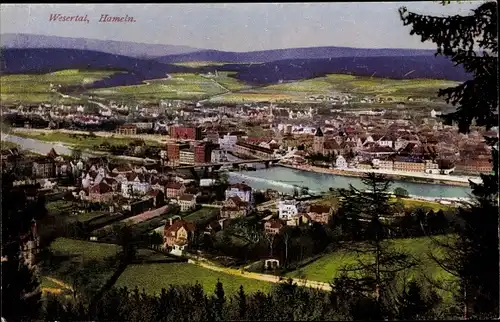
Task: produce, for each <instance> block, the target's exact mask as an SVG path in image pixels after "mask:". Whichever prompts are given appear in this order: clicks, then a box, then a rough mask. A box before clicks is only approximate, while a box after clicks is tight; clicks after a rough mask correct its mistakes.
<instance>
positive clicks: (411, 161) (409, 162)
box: [394, 156, 425, 172]
mask: <svg viewBox="0 0 500 322" xmlns="http://www.w3.org/2000/svg"><path fill="white" fill-rule="evenodd" d="M394 171H404V172H425V163H424V162H423V161H422V160H420V159H418V158H412V157H401V156H397V157H395V159H394Z"/></svg>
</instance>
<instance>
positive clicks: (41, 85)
mask: <svg viewBox="0 0 500 322" xmlns="http://www.w3.org/2000/svg"><path fill="white" fill-rule="evenodd" d="M114 73H115V72H113V71H85V70H78V69H71V70H61V71H58V72H54V73H48V74H30V75H26V74H19V75H3V76H0V94H1V96H0V98H1V101H2V102H4V103H7V102H23V103H32V104H36V103H62V102H75V100H68V99H63V98H62V97H61V96H60V95H59V94H57V93H54V92H52V91H51V90H50V84H53V85H55V86H57V85H62V86H67V85H79V84H86V83H92V82H94V81H97V80H100V79H103V78H105V77H108V76H110V75H112V74H114Z"/></svg>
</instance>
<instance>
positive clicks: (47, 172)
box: [32, 157, 56, 178]
mask: <svg viewBox="0 0 500 322" xmlns="http://www.w3.org/2000/svg"><path fill="white" fill-rule="evenodd" d="M55 174H56V167H55V164H54V161H53V160H51V159H49V158H43V157H41V158H38V159H36V160H35V161H34V162H33V166H32V176H33V177H34V178H53V177H55Z"/></svg>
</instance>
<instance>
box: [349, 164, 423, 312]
mask: <svg viewBox="0 0 500 322" xmlns="http://www.w3.org/2000/svg"><path fill="white" fill-rule="evenodd" d="M362 181H363V183H364V184H365V186H366V188H369V190H367V191H360V190H358V189H356V188H354V187H353V186H352V185H351V186H350V190H348V191H342V192H341V194H342V197H343V199H342V201H341V208H342V211H343V212H344V214H345V216H346V218H347V219H348V221H350V222H352V221H357V222H364V223H365V224H364V227H363V231H364V240H363V242H355V243H351V244H350V245H347V246H348V248H350V249H352V250H353V251H355V252H357V253H360V254H366V255H368V256H370V257H371V256H372V258H370V259H368V258H367V259H359V260H358V263H357V264H353V265H347V266H346V267H345V268H344V271H345V272H358V273H360V274H361V277H360V278H355V280H356V284H357V292H358V293H362V294H368V295H369V297H371V296H373V299H374V301H375V302H374V303H375V305H376V308H375V309H376V311H377V312H378V311H380V312H382V310H383V309H384V308H387V309H388V308H389V307H391V305H390V304H389V303H383V301H382V300H383V299H384V300H385V301H387V300H390V297H389V295H390V293H391V291H392V290H391V288H392V284H391V282H392V281H393V280H394V279H395V277H396V275H397V273H399V272H402V271H404V270H406V269H408V268H410V267H411V266H413V265H414V263H413V261H412V260H411V259H410V258H409V256H408V255H406V254H405V253H402V252H399V251H396V250H393V249H392V248H391V247H390V245H389V243H388V241H387V236H388V231H389V229H390V227H389V225H388V224H387V221H390V220H391V219H392V218H391V217H393V214H394V213H393V209H392V204H391V202H390V201H389V198H390V195H389V191H390V190H389V189H390V186H391V181H390V180H388V179H386V177H385V176H383V175H379V174H375V173H369V174H367V175H366V177H365V178H363V179H362ZM360 258H362V257H361V256H360Z"/></svg>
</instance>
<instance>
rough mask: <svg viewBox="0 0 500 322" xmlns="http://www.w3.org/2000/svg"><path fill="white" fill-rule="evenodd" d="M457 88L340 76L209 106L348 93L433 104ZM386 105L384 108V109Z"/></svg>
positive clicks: (245, 92)
mask: <svg viewBox="0 0 500 322" xmlns="http://www.w3.org/2000/svg"><path fill="white" fill-rule="evenodd" d="M454 85H456V83H455V82H451V81H443V80H432V79H410V80H397V79H388V78H377V77H364V76H353V75H343V74H330V75H327V76H325V77H317V78H314V79H307V80H300V81H295V82H289V83H282V84H275V85H269V86H263V87H258V88H253V89H248V90H242V91H239V92H237V93H228V94H225V95H220V96H216V97H214V98H212V99H210V102H220V103H242V102H251V101H256V102H258V101H271V102H280V101H281V102H284V101H292V102H304V101H307V98H306V96H309V95H317V96H319V95H334V96H335V95H339V94H341V93H349V94H351V95H352V96H353V97H354V98H357V99H358V100H359V99H360V98H363V97H365V96H367V97H370V98H373V97H376V98H383V99H386V100H387V99H389V100H391V99H392V101H394V102H396V101H407V99H408V98H409V97H412V98H413V99H416V100H418V99H422V100H429V101H432V100H435V99H436V98H437V92H438V90H439V89H441V88H447V87H450V86H454ZM385 105H386V104H384V106H385Z"/></svg>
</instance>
